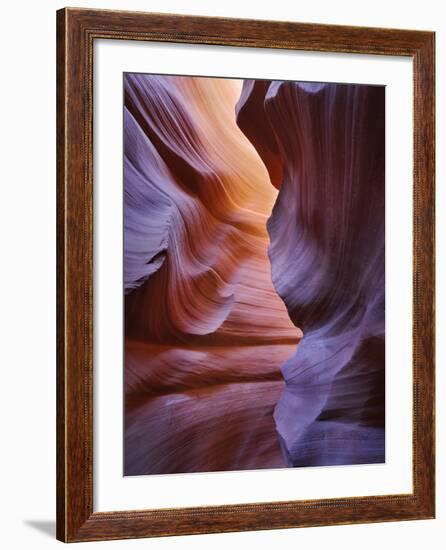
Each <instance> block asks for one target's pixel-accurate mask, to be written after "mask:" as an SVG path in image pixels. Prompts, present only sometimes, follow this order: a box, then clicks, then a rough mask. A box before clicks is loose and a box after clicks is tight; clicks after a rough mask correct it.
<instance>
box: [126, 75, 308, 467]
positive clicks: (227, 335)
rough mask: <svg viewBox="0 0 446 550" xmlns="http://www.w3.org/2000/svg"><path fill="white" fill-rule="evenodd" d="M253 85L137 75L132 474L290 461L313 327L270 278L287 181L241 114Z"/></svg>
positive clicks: (129, 171) (131, 147)
mask: <svg viewBox="0 0 446 550" xmlns="http://www.w3.org/2000/svg"><path fill="white" fill-rule="evenodd" d="M241 85H242V83H241V82H240V81H234V80H224V79H207V78H195V77H172V76H153V75H142V74H126V75H125V78H124V92H125V107H124V117H125V118H124V127H125V139H124V147H125V151H124V152H125V167H124V180H125V212H124V225H125V237H124V247H125V251H124V253H125V260H124V271H125V273H124V278H125V288H126V298H125V339H126V340H125V341H126V349H125V353H126V359H125V360H126V367H125V382H126V418H125V435H126V444H125V449H126V450H125V472H126V474H131V475H137V474H148V473H173V472H187V471H211V470H218V469H224V470H233V469H243V468H250V467H256V468H262V467H272V466H283V465H285V464H284V460H283V457H282V455H281V452H280V446H279V442H278V438H277V433H276V430H275V426H274V421H273V418H272V411H273V409H274V406H275V404H276V402H277V399H278V396H279V394H280V391H281V389H282V387H283V379H282V376H281V373H280V365H281V364H282V363H283V362H284V361H285V360H286V359H287V357H288V356H289V355H291V354H292V352H293V350H294V348H295V345H296V343H297V342H298V341H299V339H300V337H301V334H302V333H301V331H300V330H299V329H298V328H296V326H294V325H293V323H292V321H291V320H290V318H289V315H288V312H287V310H286V307H285V305H284V303H283V301H282V300H281V299H280V297H279V296H278V295H277V292H276V290H275V288H274V286H273V284H272V280H271V265H270V261H269V258H268V253H267V250H268V244H269V236H268V232H267V228H266V222H267V219H268V217H269V216H270V214H271V210H272V208H273V205H274V202H275V200H276V197H277V190H276V189H275V188H274V187H273V186H272V185H271V183H270V179H269V176H268V172H267V170H266V168H265V165H264V164H263V162H262V160H261V159H260V158H259V155H258V154H257V152H256V150H255V148H254V147H253V145H252V144H251V143H250V142H249V140H248V139H247V138H246V137H245V135H244V134H243V133H242V132H241V131H240V129H239V128H238V126H237V124H236V121H235V114H234V106H235V104H236V102H237V100H238V98H239V96H240V91H241ZM265 358H268V359H267V361H265ZM263 363H268V367H267V370H268V372H267V375H265V372H264V368H265V367H264V365H263ZM265 376H266V377H265Z"/></svg>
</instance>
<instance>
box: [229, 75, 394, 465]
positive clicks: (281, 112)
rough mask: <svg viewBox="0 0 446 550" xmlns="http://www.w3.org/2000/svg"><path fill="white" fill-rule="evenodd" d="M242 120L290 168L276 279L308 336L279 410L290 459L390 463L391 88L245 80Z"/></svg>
mask: <svg viewBox="0 0 446 550" xmlns="http://www.w3.org/2000/svg"><path fill="white" fill-rule="evenodd" d="M260 105H261V106H262V107H263V112H262V113H259V114H258V116H256V117H253V116H251V115H250V116H247V113H252V112H254V111H256V112H257V110H258V109H259V106H260ZM237 112H238V123H239V125H240V127H241V129H242V130H243V131H244V133H245V134H246V135H247V136H248V137H249V138H250V139H251V141H252V143H253V144H254V145H255V146H256V148H257V150H258V152H259V155H260V156H261V157H262V159H263V161H264V162H265V163H266V165H267V167H268V172H269V174H270V175H271V174H277V173H278V171H279V168H278V167H280V170H281V174H282V175H281V182H280V184H278V183H277V181H273V183H274V185H276V186H277V187H279V188H280V192H279V195H278V197H277V201H276V203H275V205H274V209H273V213H272V216H271V218H270V219H269V221H268V231H269V234H270V238H271V244H270V247H269V256H270V259H271V265H272V278H273V282H274V286H275V288H276V289H277V292H278V293H279V295H280V296H281V298H282V299H283V301H284V303H285V304H286V307H287V310H288V312H289V315H290V318H291V319H292V321H293V323H294V324H295V325H296V326H298V327H299V328H301V329H302V331H303V334H304V337H303V339H302V341H301V342H300V343H299V345H298V347H297V351H296V352H295V354H294V355H293V356H292V357H291V358H289V359H287V360H286V361H285V363H284V365H283V366H282V373H283V376H284V379H285V383H286V387H285V389H284V391H283V394H282V396H281V398H280V401H279V403H278V404H277V406H276V408H275V413H274V418H275V422H276V426H277V430H278V433H279V434H280V440H281V445H282V450H283V453H284V456H285V458H286V460H287V463H288V464H289V465H290V466H313V465H331V464H359V463H377V462H383V461H384V458H385V456H384V363H385V361H384V194H385V193H384V88H383V87H379V86H365V85H343V84H312V83H297V82H270V83H268V85H265V82H264V81H246V82H245V83H244V85H243V91H242V94H241V98H240V101H239V104H238V105H237ZM265 151H267V153H265ZM271 151H273V152H274V154H271V153H270V152H271ZM277 152H278V153H277ZM278 157H279V158H278ZM272 179H273V177H272Z"/></svg>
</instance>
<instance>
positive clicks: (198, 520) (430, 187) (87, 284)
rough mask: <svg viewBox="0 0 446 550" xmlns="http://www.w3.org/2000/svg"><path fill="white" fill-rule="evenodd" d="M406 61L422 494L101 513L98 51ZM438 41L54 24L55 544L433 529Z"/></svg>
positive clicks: (315, 31)
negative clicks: (98, 47)
mask: <svg viewBox="0 0 446 550" xmlns="http://www.w3.org/2000/svg"><path fill="white" fill-rule="evenodd" d="M96 38H107V39H113V40H121V39H125V40H151V41H158V42H183V43H192V44H218V45H222V46H251V47H257V48H282V49H296V50H311V51H325V52H351V53H361V54H381V55H398V56H409V57H411V58H412V59H413V68H414V82H413V86H414V88H413V90H414V157H413V162H414V183H413V201H414V220H413V234H414V251H413V265H414V280H413V289H414V294H413V296H414V297H413V307H414V321H413V351H414V353H413V357H414V362H413V398H414V410H413V493H412V494H401V495H384V496H372V497H353V498H341V499H322V500H311V501H291V502H279V503H278V502H272V503H262V504H241V505H228V506H210V507H199V508H183V509H169V510H165V509H163V510H137V511H130V510H123V511H121V512H93V473H92V467H93V393H92V376H93V357H92V346H93V311H92V309H93V271H92V267H93V265H92V264H93V227H92V224H93V222H92V220H93V175H92V174H93V173H92V166H93V148H92V126H93V124H92V120H93V107H92V91H93V62H94V60H93V41H94V40H95V39H96ZM434 41H435V35H434V33H432V32H424V31H423V32H422V31H410V30H393V29H379V28H362V27H344V26H332V25H313V24H301V23H288V22H273V21H254V20H240V19H225V18H207V17H192V16H191V17H190V16H182V15H162V14H152V13H132V12H125V11H123V12H120V11H100V10H90V9H76V8H65V9H62V10H60V11H58V12H57V538H59V539H60V540H62V541H66V542H71V541H87V540H105V539H124V538H136V537H149V536H163V535H182V534H191V533H211V532H225V531H245V530H255V529H277V528H286V527H303V526H315V525H327V524H345V523H359V522H377V521H390V520H409V519H424V518H433V517H434V509H435V483H434V480H435V474H434V467H435V464H434V462H435V460H434V456H435V455H434V173H435V170H434V117H435V114H434V90H435V87H434V49H435V46H434Z"/></svg>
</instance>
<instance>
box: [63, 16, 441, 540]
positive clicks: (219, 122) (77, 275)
mask: <svg viewBox="0 0 446 550" xmlns="http://www.w3.org/2000/svg"><path fill="white" fill-rule="evenodd" d="M434 51H435V47H434V33H432V32H427V31H426V32H425V31H411V30H395V29H378V28H361V27H343V26H331V25H315V24H304V23H290V22H272V21H256V20H236V19H225V18H207V17H194V16H180V15H165V14H164V15H163V14H152V13H132V12H125V11H122V12H118V11H99V10H90V9H77V8H65V9H62V10H60V11H58V12H57V71H58V72H57V150H58V155H57V178H58V182H57V202H58V204H57V212H58V214H57V215H58V218H57V239H58V244H57V257H58V265H57V281H58V288H57V302H58V306H57V315H58V317H57V329H58V337H57V344H58V348H57V438H58V441H57V537H58V538H59V539H60V540H63V541H66V542H72V541H89V540H107V539H124V538H137V537H150V536H164V535H182V534H192V533H196V534H198V533H212V532H225V531H242V530H256V529H278V528H288V527H304V526H317V525H334V524H346V523H359V522H379V521H392V520H409V519H427V518H433V517H434V509H435V473H434V465H435V454H434V89H435V86H434Z"/></svg>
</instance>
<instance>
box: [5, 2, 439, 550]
mask: <svg viewBox="0 0 446 550" xmlns="http://www.w3.org/2000/svg"><path fill="white" fill-rule="evenodd" d="M63 5H64V4H63V3H62V2H20V3H16V4H15V6H14V5H13V4H12V3H10V4H7V5H5V6H2V34H1V39H2V41H4V43H2V49H1V52H2V87H1V92H0V93H1V95H2V99H1V103H0V105H1V109H2V110H1V112H2V119H1V122H2V124H1V133H0V135H1V140H2V144H1V147H0V151H1V158H2V191H3V193H2V200H1V201H0V208H1V213H0V222H1V224H2V226H1V233H0V234H1V236H2V260H3V261H2V268H3V269H2V270H1V277H2V284H1V288H2V300H1V309H2V336H3V338H2V351H3V354H2V386H1V387H2V399H1V400H0V403H1V407H2V414H1V418H2V436H3V437H2V446H1V450H2V453H1V462H2V464H1V475H2V485H1V490H0V494H1V497H0V506H1V508H2V510H1V525H2V530H1V535H0V536H1V540H2V546H4V547H5V548H8V549H10V548H11V549H15V548H27V547H28V548H30V547H32V548H37V549H40V548H49V547H51V546H54V547H55V546H56V544H60V543H57V542H56V541H55V540H54V538H53V537H54V534H53V533H54V517H55V475H54V472H55V9H56V8H59V7H62V6H63ZM77 5H78V6H89V7H96V8H124V9H136V10H146V11H160V12H162V11H164V12H177V13H195V14H202V15H226V16H235V17H247V18H249V17H256V18H264V19H268V18H270V19H285V20H295V21H305V22H321V23H339V24H353V25H369V26H385V27H399V28H420V29H429V30H435V31H437V83H438V86H437V95H438V97H440V98H441V97H443V102H441V101H439V102H438V105H437V117H438V118H437V139H438V141H437V151H438V155H437V157H438V158H437V181H438V186H437V189H438V191H437V212H439V213H440V215H439V216H437V243H438V244H437V246H438V258H437V265H438V275H437V278H438V280H439V281H440V280H442V279H443V280H444V279H445V276H446V270H445V259H446V255H445V253H444V250H445V245H446V222H445V221H444V220H445V217H444V216H443V217H441V212H444V211H445V209H446V191H445V188H444V179H445V168H446V164H445V162H446V161H445V159H444V154H441V152H442V151H444V150H445V148H446V137H445V136H446V134H445V131H446V120H445V102H444V98H445V97H446V80H445V78H446V77H445V72H444V69H443V67H444V66H446V17H445V14H444V13H442V11H441V10H442V2H435V1H433V0H432V1H430V0H424V1H423V2H422V4H420V2H419V1H418V2H411V1H409V0H407V1H402V0H401V1H394V2H388V0H384V1H381V0H375V1H374V2H373V3H360V2H357V1H343V0H336V2H331V1H324V2H323V1H318V0H312V1H311V2H295V1H294V0H293V1H289V2H286V1H285V0H284V1H281V0H274V2H260V1H259V0H255V1H253V2H251V1H245V2H240V1H239V0H225V2H222V3H220V2H211V1H210V0H202V1H199V0H176V1H175V0H159V1H149V0H147V1H136V0H134V1H127V2H123V0H121V1H112V0H108V1H102V2H101V1H99V0H98V1H96V2H94V3H93V2H85V1H84V2H83V1H81V0H77ZM5 119H6V120H5ZM5 122H6V125H5ZM442 184H443V185H442ZM440 251H442V253H440ZM444 288H445V287H444V286H443V287H441V286H440V285H439V288H438V291H437V295H438V299H437V325H438V327H439V328H438V334H439V336H440V338H439V339H438V350H437V369H438V376H437V387H438V390H437V395H438V408H437V434H438V435H437V470H438V475H437V478H438V490H437V492H438V499H437V501H438V505H437V506H438V508H437V517H438V519H437V520H435V521H422V522H405V523H387V524H377V525H357V526H342V527H324V528H312V529H297V530H282V531H268V532H266V531H265V532H257V533H238V534H221V535H204V536H194V537H176V538H171V539H153V540H139V541H119V542H105V543H93V544H100V546H101V548H103V547H106V548H108V547H110V548H120V547H121V548H123V547H135V548H138V547H139V548H142V547H149V548H159V549H179V548H194V549H195V548H198V549H201V548H203V549H204V548H216V549H219V548H221V549H223V548H227V547H228V546H231V547H232V548H247V547H248V548H249V547H253V548H254V547H256V548H271V546H274V547H275V548H296V547H306V548H309V547H311V548H312V549H319V548H326V547H332V548H337V547H342V548H343V549H346V550H349V549H352V550H353V549H356V548H357V547H358V546H360V547H361V549H364V550H365V549H368V548H370V549H372V548H373V549H376V548H377V547H380V546H381V547H387V548H391V547H392V546H394V545H398V547H404V548H405V549H412V548H414V549H415V548H420V547H422V546H423V547H429V548H441V547H442V546H443V544H444V540H443V541H440V538H443V539H444V537H445V536H446V486H445V476H446V444H445V435H444V434H445V430H446V405H445V401H446V399H445V398H446V376H445V374H444V372H443V370H444V364H445V359H446V348H445V339H444V338H442V330H444V329H442V327H445V326H446V292H445V290H444ZM438 426H439V427H440V428H438ZM98 547H99V546H98Z"/></svg>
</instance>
